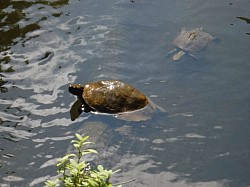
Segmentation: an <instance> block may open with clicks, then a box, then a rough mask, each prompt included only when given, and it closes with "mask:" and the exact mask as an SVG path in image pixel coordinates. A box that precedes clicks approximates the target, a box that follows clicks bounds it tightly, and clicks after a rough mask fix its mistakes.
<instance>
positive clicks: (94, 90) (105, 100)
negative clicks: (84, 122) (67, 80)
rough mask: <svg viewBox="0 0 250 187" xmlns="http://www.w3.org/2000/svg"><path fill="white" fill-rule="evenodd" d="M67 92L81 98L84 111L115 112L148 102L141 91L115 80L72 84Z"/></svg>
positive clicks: (135, 108) (129, 109)
mask: <svg viewBox="0 0 250 187" xmlns="http://www.w3.org/2000/svg"><path fill="white" fill-rule="evenodd" d="M69 92H70V93H72V94H74V95H77V96H78V97H79V98H80V99H81V100H82V103H83V111H84V112H91V111H93V112H100V113H109V114H117V113H123V112H130V111H134V110H139V109H142V108H144V107H145V106H146V105H147V104H148V103H149V100H148V98H147V97H146V96H145V95H144V94H143V93H141V92H140V91H138V90H137V89H135V88H133V87H132V86H130V85H128V84H126V83H124V82H121V81H117V80H109V81H98V82H92V83H88V84H86V85H85V86H83V85H80V84H72V85H70V86H69Z"/></svg>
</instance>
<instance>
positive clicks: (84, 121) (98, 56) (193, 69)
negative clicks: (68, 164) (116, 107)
mask: <svg viewBox="0 0 250 187" xmlns="http://www.w3.org/2000/svg"><path fill="white" fill-rule="evenodd" d="M248 7H249V2H247V1H243V0H241V1H231V2H228V3H225V2H223V1H215V0H212V1H206V2H203V1H199V0H194V1H192V2H191V1H181V2H180V1H171V0H159V1H149V0H145V1H134V2H131V1H129V0H116V1H113V0H107V1H95V0H93V1H66V0H57V1H56V0H55V1H10V0H4V1H1V3H0V9H1V12H0V18H1V19H0V20H1V21H0V96H1V97H0V103H1V104H0V109H1V110H0V139H1V140H0V158H1V159H0V176H1V180H0V184H1V186H4V187H7V186H42V185H43V184H44V181H45V180H46V179H47V178H50V177H52V176H55V175H56V167H55V164H56V162H57V158H59V157H61V156H63V155H65V153H66V152H67V151H68V150H70V149H71V147H70V145H69V144H70V140H71V139H72V138H73V137H74V133H75V132H78V133H86V134H87V135H90V136H91V138H92V139H91V141H94V142H95V143H96V144H95V145H94V146H95V147H94V148H96V149H97V151H98V152H99V155H95V156H93V157H90V158H88V159H89V160H91V161H94V163H96V164H99V163H100V164H103V165H104V166H105V167H108V168H114V169H117V168H120V169H121V170H122V172H121V173H119V174H117V175H116V177H115V178H113V180H114V182H122V181H127V180H133V179H136V180H135V181H133V182H131V183H129V184H128V185H127V186H136V187H138V186H157V187H161V186H164V187H165V186H183V187H184V186H242V187H245V186H249V185H250V180H249V173H250V165H249V155H250V154H249V142H250V139H249V135H248V132H249V130H250V129H249V113H250V109H249V106H248V105H249V104H248V103H249V100H250V97H249V96H250V90H249V85H250V80H249V70H250V65H249V62H248V59H249V58H250V56H249V51H248V50H247V49H248V48H249V42H248V40H249V24H248V22H249V19H248V18H249V17H250V15H249V10H248ZM201 26H204V28H206V30H208V31H209V32H210V33H212V34H214V35H215V36H217V37H219V38H220V39H221V43H220V44H214V43H211V45H210V46H209V48H207V49H206V52H201V53H199V59H198V60H197V61H195V60H193V59H192V58H189V57H187V58H183V59H181V60H180V61H178V62H176V63H174V62H172V61H171V60H170V59H168V58H166V57H165V54H166V52H167V51H170V50H171V49H172V41H173V40H174V38H175V37H176V36H177V34H178V32H179V31H180V29H181V27H186V28H197V27H201ZM246 33H247V34H246ZM100 79H117V80H122V81H125V82H127V83H129V84H131V85H134V86H135V87H136V88H138V89H139V90H141V91H142V92H143V93H145V95H147V96H149V97H150V98H151V99H152V100H153V101H154V102H155V103H156V104H157V105H159V106H161V107H162V108H164V109H166V110H167V115H165V113H163V114H158V113H156V115H154V117H152V118H151V119H149V120H148V121H140V122H134V121H122V120H119V119H116V118H111V117H109V116H105V115H104V116H102V115H89V114H85V115H80V116H77V115H79V114H74V115H75V116H73V118H77V119H75V121H71V117H72V114H71V115H70V109H71V108H73V107H74V105H73V102H74V96H72V95H71V94H69V93H68V91H67V90H68V85H69V84H70V83H75V82H79V83H84V82H93V81H96V80H100ZM71 112H72V111H71ZM124 186H126V185H124Z"/></svg>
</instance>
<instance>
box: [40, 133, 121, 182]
mask: <svg viewBox="0 0 250 187" xmlns="http://www.w3.org/2000/svg"><path fill="white" fill-rule="evenodd" d="M75 136H76V140H72V141H71V143H73V146H74V147H75V148H76V150H77V154H74V153H71V154H67V155H65V156H64V157H62V158H61V159H60V160H59V162H58V164H57V166H58V171H57V172H58V174H60V177H59V178H57V179H56V180H53V181H52V180H47V181H46V183H45V184H46V186H47V187H56V186H61V185H60V184H63V186H64V187H112V186H118V187H121V184H117V185H113V184H112V183H111V182H110V181H109V180H110V177H111V175H112V174H114V173H116V172H118V171H119V170H117V171H112V170H106V169H104V168H103V166H101V165H98V166H97V170H92V169H91V167H90V164H89V163H88V162H85V161H84V160H83V159H82V157H83V156H84V155H87V154H97V151H96V150H94V149H84V146H85V145H88V144H91V143H92V142H88V141H86V140H87V139H88V138H89V136H84V137H83V136H81V135H80V134H77V133H76V134H75Z"/></svg>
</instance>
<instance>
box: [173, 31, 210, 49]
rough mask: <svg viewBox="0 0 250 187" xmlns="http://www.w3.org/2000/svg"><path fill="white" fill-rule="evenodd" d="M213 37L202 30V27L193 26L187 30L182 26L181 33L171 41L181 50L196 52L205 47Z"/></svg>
mask: <svg viewBox="0 0 250 187" xmlns="http://www.w3.org/2000/svg"><path fill="white" fill-rule="evenodd" d="M213 39H214V37H212V36H211V35H210V34H209V33H206V32H204V31H202V28H195V29H192V30H189V31H186V30H185V28H182V30H181V33H180V34H179V35H178V36H177V37H176V38H175V40H174V41H173V45H174V46H175V47H177V48H179V49H181V50H184V51H187V52H191V53H197V52H199V51H202V50H204V49H206V48H207V46H208V43H209V42H210V41H212V40H213Z"/></svg>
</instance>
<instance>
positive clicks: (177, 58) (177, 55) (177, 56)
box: [172, 51, 186, 61]
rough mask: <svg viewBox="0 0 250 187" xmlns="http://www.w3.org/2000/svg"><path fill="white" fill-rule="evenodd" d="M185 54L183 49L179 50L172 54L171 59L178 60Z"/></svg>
mask: <svg viewBox="0 0 250 187" xmlns="http://www.w3.org/2000/svg"><path fill="white" fill-rule="evenodd" d="M185 54H186V53H185V51H179V52H178V53H176V54H174V56H173V58H172V59H173V61H177V60H180V59H181V58H182V57H183V56H184V55H185Z"/></svg>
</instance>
